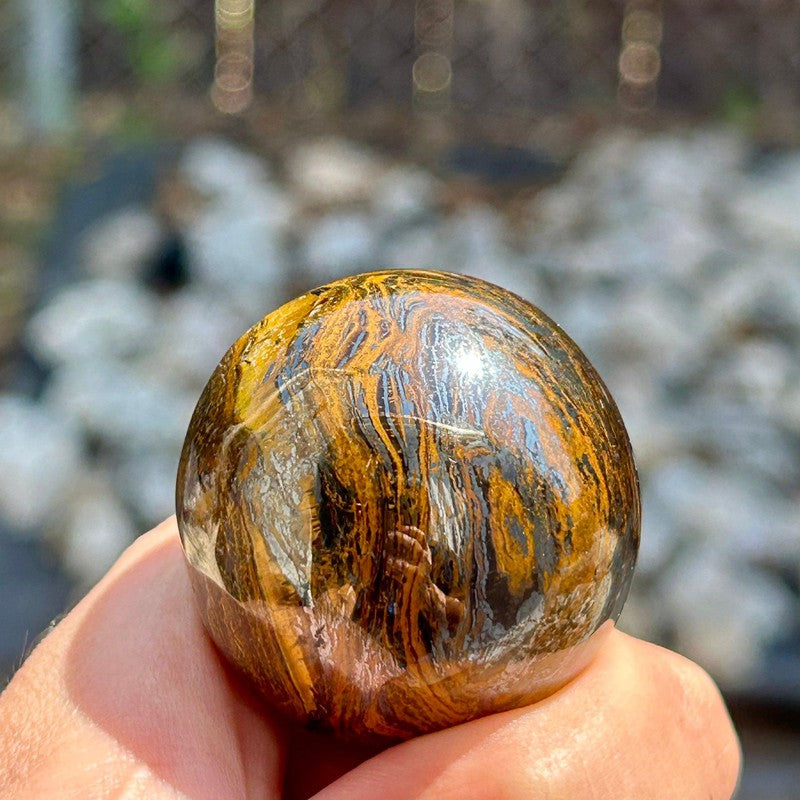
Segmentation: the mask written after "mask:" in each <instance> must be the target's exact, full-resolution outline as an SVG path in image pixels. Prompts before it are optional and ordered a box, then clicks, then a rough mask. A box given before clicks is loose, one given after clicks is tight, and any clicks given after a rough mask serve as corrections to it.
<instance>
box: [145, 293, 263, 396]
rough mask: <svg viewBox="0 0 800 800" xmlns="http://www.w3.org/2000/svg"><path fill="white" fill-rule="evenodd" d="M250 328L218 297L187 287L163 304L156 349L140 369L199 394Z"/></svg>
mask: <svg viewBox="0 0 800 800" xmlns="http://www.w3.org/2000/svg"><path fill="white" fill-rule="evenodd" d="M263 310H264V313H266V312H267V311H269V310H271V309H270V308H267V307H265V308H264V309H263ZM248 326H249V320H247V319H243V318H242V315H241V314H239V313H237V311H236V309H235V308H234V307H232V306H231V305H230V304H229V303H226V302H223V300H222V298H220V297H219V296H218V295H215V294H213V293H212V292H210V291H200V290H198V289H195V288H191V287H190V288H186V289H184V290H182V291H180V292H177V293H174V294H173V295H171V296H170V297H169V298H167V299H166V300H165V301H164V302H163V304H162V307H161V316H160V319H159V324H158V326H157V331H156V335H155V340H154V343H153V350H152V351H151V353H150V354H149V355H148V356H147V357H146V358H142V359H140V360H139V369H143V370H145V371H147V372H150V373H151V374H155V375H157V376H161V378H162V380H163V381H164V383H170V384H172V385H175V386H180V387H183V386H185V387H189V388H192V389H193V390H196V391H197V392H198V394H199V390H200V389H201V388H202V387H203V386H204V385H205V383H206V381H207V380H208V378H209V377H210V376H211V372H212V371H213V370H214V368H215V367H216V366H217V364H218V363H219V361H220V359H221V358H222V356H223V355H224V354H225V352H226V351H227V349H228V348H229V347H230V346H231V345H232V344H233V343H234V342H235V341H236V340H237V339H238V338H239V336H241V335H242V333H244V331H245V330H246V329H247V327H248Z"/></svg>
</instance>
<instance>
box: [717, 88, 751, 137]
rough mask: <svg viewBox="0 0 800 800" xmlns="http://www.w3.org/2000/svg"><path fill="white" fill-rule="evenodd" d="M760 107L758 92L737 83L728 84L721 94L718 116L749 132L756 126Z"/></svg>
mask: <svg viewBox="0 0 800 800" xmlns="http://www.w3.org/2000/svg"><path fill="white" fill-rule="evenodd" d="M760 108H761V101H760V99H759V97H758V93H757V92H756V91H755V90H754V89H751V88H749V87H747V86H743V85H741V84H737V85H732V86H730V87H729V88H728V89H727V91H726V92H725V93H724V94H723V96H722V104H721V109H720V116H721V117H722V119H723V120H724V121H725V122H727V123H729V124H731V125H735V126H737V127H739V128H741V129H742V130H744V131H747V132H748V133H750V132H752V130H753V129H754V128H755V126H756V122H757V120H758V114H759V110H760Z"/></svg>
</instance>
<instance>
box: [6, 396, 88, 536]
mask: <svg viewBox="0 0 800 800" xmlns="http://www.w3.org/2000/svg"><path fill="white" fill-rule="evenodd" d="M0 442H2V446H0V515H2V517H3V518H4V519H5V520H6V521H7V522H8V523H9V524H10V525H11V527H12V528H13V529H17V530H19V531H20V532H23V533H24V532H30V533H36V532H37V531H36V529H38V528H40V527H41V526H42V525H43V524H44V523H45V522H47V520H48V519H51V518H52V517H53V516H54V515H55V514H56V513H57V512H58V511H59V509H60V507H61V504H62V503H63V501H64V499H65V498H66V497H67V495H68V494H69V491H70V488H71V486H72V483H73V481H74V480H75V477H76V475H77V473H78V472H79V470H80V468H81V441H80V438H79V436H78V434H77V431H76V429H75V427H74V426H72V425H71V424H70V423H69V422H68V421H67V420H65V419H64V418H63V417H61V416H60V415H58V414H57V413H54V412H53V411H52V410H50V409H46V408H42V407H41V406H40V405H37V404H35V403H33V402H32V401H30V400H28V399H27V398H23V397H18V396H14V395H8V394H3V395H0Z"/></svg>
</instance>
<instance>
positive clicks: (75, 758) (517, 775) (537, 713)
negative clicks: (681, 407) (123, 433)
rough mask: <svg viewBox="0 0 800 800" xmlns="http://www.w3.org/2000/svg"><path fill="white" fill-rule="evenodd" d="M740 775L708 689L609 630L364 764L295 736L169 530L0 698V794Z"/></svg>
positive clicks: (546, 794) (718, 705)
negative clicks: (507, 693)
mask: <svg viewBox="0 0 800 800" xmlns="http://www.w3.org/2000/svg"><path fill="white" fill-rule="evenodd" d="M739 763H740V754H739V746H738V741H737V738H736V734H735V733H734V731H733V727H732V725H731V722H730V719H729V717H728V714H727V711H726V710H725V706H724V704H723V702H722V699H721V697H720V695H719V692H718V691H717V689H716V687H715V686H714V684H713V682H712V681H711V679H710V678H709V677H708V676H707V675H706V674H705V673H704V672H703V671H702V670H701V669H700V668H699V667H697V666H695V665H694V664H692V663H691V662H689V661H687V660H686V659H684V658H682V657H680V656H678V655H675V654H674V653H671V652H669V651H667V650H663V649H662V648H659V647H656V646H655V645H651V644H647V643H645V642H641V641H638V640H636V639H633V638H631V637H629V636H626V635H625V634H622V633H619V632H616V631H615V632H613V634H612V635H611V636H610V637H609V639H608V641H607V643H606V644H605V645H604V646H603V648H602V650H601V651H600V653H599V655H598V656H597V658H596V659H595V660H594V661H593V662H592V664H591V665H590V666H589V667H588V668H587V669H586V670H585V671H584V672H582V673H581V674H580V675H579V676H578V677H577V678H575V680H573V681H572V682H571V683H570V684H569V685H567V686H565V687H564V688H562V689H561V690H559V691H558V692H556V693H555V694H554V695H552V696H551V697H549V698H547V699H545V700H542V701H541V702H539V703H536V704H535V705H533V706H529V707H527V708H522V709H518V710H515V711H508V712H504V713H502V714H495V715H493V716H490V717H485V718H483V719H479V720H475V721H473V722H469V723H466V724H464V725H459V726H457V727H455V728H450V729H448V730H444V731H439V732H437V733H433V734H429V735H427V736H421V737H419V738H416V739H412V740H410V741H408V742H405V743H403V744H400V745H397V746H394V747H390V748H388V749H386V750H384V751H382V752H379V753H377V754H376V753H374V751H373V752H368V751H366V750H364V749H363V748H356V747H353V746H350V745H345V744H342V743H340V742H337V741H334V740H332V739H329V738H327V737H323V736H319V735H316V734H311V733H307V732H298V731H294V730H293V729H292V728H291V727H290V726H288V725H287V724H286V723H285V722H283V721H282V720H280V719H279V718H277V717H276V716H274V715H273V714H271V713H270V712H269V711H268V710H267V709H266V708H265V707H264V706H263V705H262V704H260V702H259V701H258V699H257V698H255V697H253V696H252V695H251V694H250V692H249V690H248V689H247V688H245V687H244V686H242V685H241V684H240V683H239V682H238V681H237V679H236V678H235V677H234V676H233V675H232V674H231V673H230V672H229V670H228V668H227V667H226V666H225V665H224V663H223V662H222V661H221V660H220V658H219V656H218V654H217V651H216V650H215V649H214V646H213V645H212V644H211V642H210V640H209V639H208V637H207V636H206V634H205V632H204V630H203V627H202V625H201V623H200V619H199V616H198V615H197V613H196V611H195V608H194V604H193V598H192V596H191V588H190V585H189V578H188V575H187V571H186V567H185V565H184V561H183V555H182V553H181V547H180V543H179V541H178V535H177V528H176V524H175V520H174V518H171V519H169V520H167V521H166V522H164V523H162V524H161V525H160V526H159V527H157V528H156V529H155V530H153V531H151V532H150V533H148V534H145V535H144V536H142V537H141V538H140V539H138V540H137V541H136V542H135V543H134V544H133V545H132V546H131V547H130V548H129V549H128V550H127V551H126V552H125V553H124V554H123V556H122V557H121V558H120V559H119V561H118V562H117V563H116V564H115V565H114V567H112V569H111V570H110V571H109V573H108V574H107V575H106V576H105V577H104V578H103V579H102V580H101V581H100V583H99V584H98V585H97V586H96V587H95V588H94V589H93V590H92V591H91V592H89V594H88V595H87V596H86V597H85V598H84V599H83V600H82V601H81V602H80V603H79V604H78V605H77V607H76V608H75V609H74V610H73V611H72V612H71V613H70V614H69V615H67V616H66V617H65V618H64V619H63V620H62V621H61V622H60V623H59V624H58V625H57V626H56V627H55V628H54V630H53V631H52V633H50V634H49V635H48V636H47V637H46V638H45V639H44V641H43V642H42V643H41V644H40V645H39V646H38V647H37V648H36V649H35V650H34V652H33V653H32V654H31V656H30V657H29V658H28V660H27V661H26V663H25V664H24V665H23V667H22V668H21V669H20V670H19V671H18V672H17V674H16V676H15V677H14V679H13V680H12V681H11V683H10V684H9V686H8V687H7V689H6V690H5V692H4V693H3V694H2V695H0V800H12V798H13V800H34V799H35V800H49V798H58V800H68V799H69V798H80V799H81V800H105V799H106V798H147V800H162V798H163V799H166V798H190V800H240V798H241V800H249V799H250V798H258V800H274V799H276V798H287V799H288V800H295V798H305V797H310V796H311V795H314V796H315V797H316V798H317V800H345V799H346V800H362V798H363V800H374V798H378V797H380V798H383V800H410V799H411V798H420V799H421V798H437V800H450V799H451V798H453V799H454V798H458V799H459V800H462V799H463V798H470V800H496V799H497V798H507V799H508V800H516V799H517V798H520V800H521V798H526V800H531V799H533V800H535V799H536V798H547V799H548V800H562V799H563V800H582V799H583V798H591V800H662V799H663V800H676V799H677V798H680V800H727V799H728V798H730V797H731V795H732V793H733V791H734V786H735V784H736V780H737V775H738V771H739ZM315 792H318V794H315Z"/></svg>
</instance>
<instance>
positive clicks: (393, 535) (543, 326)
mask: <svg viewBox="0 0 800 800" xmlns="http://www.w3.org/2000/svg"><path fill="white" fill-rule="evenodd" d="M177 505H178V523H179V527H180V531H181V538H182V541H183V546H184V549H185V552H186V556H187V559H188V562H189V564H190V573H191V576H192V580H193V584H194V588H195V593H196V596H197V599H198V602H199V606H200V610H201V614H202V616H203V619H204V622H205V625H206V628H207V629H208V631H209V633H210V635H211V637H212V638H213V639H214V641H215V642H216V644H217V646H218V647H219V648H220V650H221V651H222V652H223V653H224V654H225V655H226V656H227V657H228V658H229V659H230V660H231V661H232V662H233V664H235V665H236V666H238V667H239V669H240V670H242V671H243V672H244V673H245V674H246V675H247V676H249V677H250V678H251V679H252V681H253V682H254V683H255V685H256V686H257V687H258V688H259V689H260V690H261V691H262V692H263V694H264V695H265V696H266V697H267V698H268V700H269V701H270V702H271V703H272V704H273V705H274V706H276V707H277V708H279V709H280V710H282V711H283V712H284V713H286V714H288V715H289V716H291V717H293V718H295V719H298V720H300V721H303V722H305V723H307V724H313V725H317V726H320V727H324V728H328V729H333V730H334V731H336V732H337V733H339V734H341V735H344V736H348V737H351V738H361V739H370V738H381V737H387V738H405V737H408V736H412V735H415V734H417V733H422V732H426V731H431V730H435V729H437V728H443V727H446V726H449V725H454V724H457V723H460V722H464V721H466V720H468V719H472V718H474V717H478V716H481V715H484V714H489V713H493V712H496V711H502V710H505V709H509V708H514V707H517V706H521V705H525V704H527V703H530V702H532V701H534V700H536V699H538V698H540V697H543V696H545V695H546V694H548V693H550V692H552V691H554V690H555V689H557V688H558V687H560V686H562V685H563V684H564V683H566V682H567V681H568V680H569V679H570V678H572V677H574V675H575V674H577V672H578V671H579V670H580V669H582V668H583V667H584V666H585V665H586V664H587V663H588V661H589V660H590V659H591V657H592V655H593V653H594V651H595V650H596V649H597V647H598V645H599V643H600V640H601V639H602V637H603V635H604V632H606V631H608V630H609V629H610V626H611V625H612V624H613V621H614V620H616V618H617V617H618V615H619V613H620V611H621V609H622V604H623V602H624V600H625V597H626V594H627V591H628V587H629V584H630V580H631V577H632V572H633V566H634V562H635V558H636V551H637V547H638V541H639V518H640V511H639V490H638V482H637V478H636V472H635V468H634V464H633V457H632V453H631V448H630V443H629V441H628V437H627V434H626V432H625V428H624V426H623V424H622V420H621V419H620V416H619V412H618V411H617V408H616V406H615V404H614V401H613V400H612V399H611V396H610V395H609V393H608V390H607V389H606V388H605V386H604V385H603V383H602V381H601V380H600V378H599V377H598V375H597V373H596V372H595V371H594V369H593V368H592V366H591V365H590V364H589V362H588V361H587V359H586V358H585V356H584V355H583V354H582V353H581V351H580V350H579V349H578V347H577V346H576V345H575V344H574V342H572V340H571V339H569V337H568V336H567V335H566V334H565V333H564V332H563V331H562V330H561V329H560V328H559V327H558V326H557V325H556V324H555V323H553V322H552V321H551V320H550V319H549V318H548V317H546V316H545V315H544V314H543V313H542V312H541V311H539V310H538V309H537V308H535V307H534V306H531V305H530V304H528V303H526V302H525V301H523V300H522V299H520V298H519V297H517V296H516V295H513V294H511V293H509V292H506V291H504V290H503V289H500V288H498V287H496V286H492V285H490V284H487V283H484V282H482V281H478V280H474V279H471V278H466V277H463V276H457V275H449V274H444V273H436V272H405V271H387V272H376V273H371V274H367V275H359V276H356V277H353V278H347V279H345V280H341V281H337V282H336V283H332V284H330V285H328V286H325V287H323V288H321V289H317V290H315V291H313V292H309V293H308V294H306V295H303V296H302V297H300V298H298V299H296V300H294V301H292V302H290V303H288V304H286V305H285V306H283V307H282V308H279V309H278V310H277V311H274V312H273V313H272V314H270V315H269V316H267V317H266V318H265V319H264V320H263V321H262V322H260V323H258V324H257V325H255V326H254V327H252V328H251V329H250V330H249V331H247V333H245V334H244V335H243V336H242V337H241V338H240V339H239V340H238V341H237V342H236V343H235V344H234V345H233V346H232V347H231V349H230V350H229V351H228V353H227V354H226V355H225V357H224V358H223V360H222V362H221V363H220V364H219V366H218V367H217V369H216V371H215V372H214V374H213V375H212V376H211V379H210V380H209V382H208V385H207V386H206V388H205V390H204V392H203V394H202V396H201V398H200V401H199V403H198V405H197V409H196V410H195V413H194V416H193V418H192V422H191V425H190V427H189V431H188V434H187V437H186V442H185V445H184V449H183V454H182V457H181V463H180V468H179V473H178V486H177Z"/></svg>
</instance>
